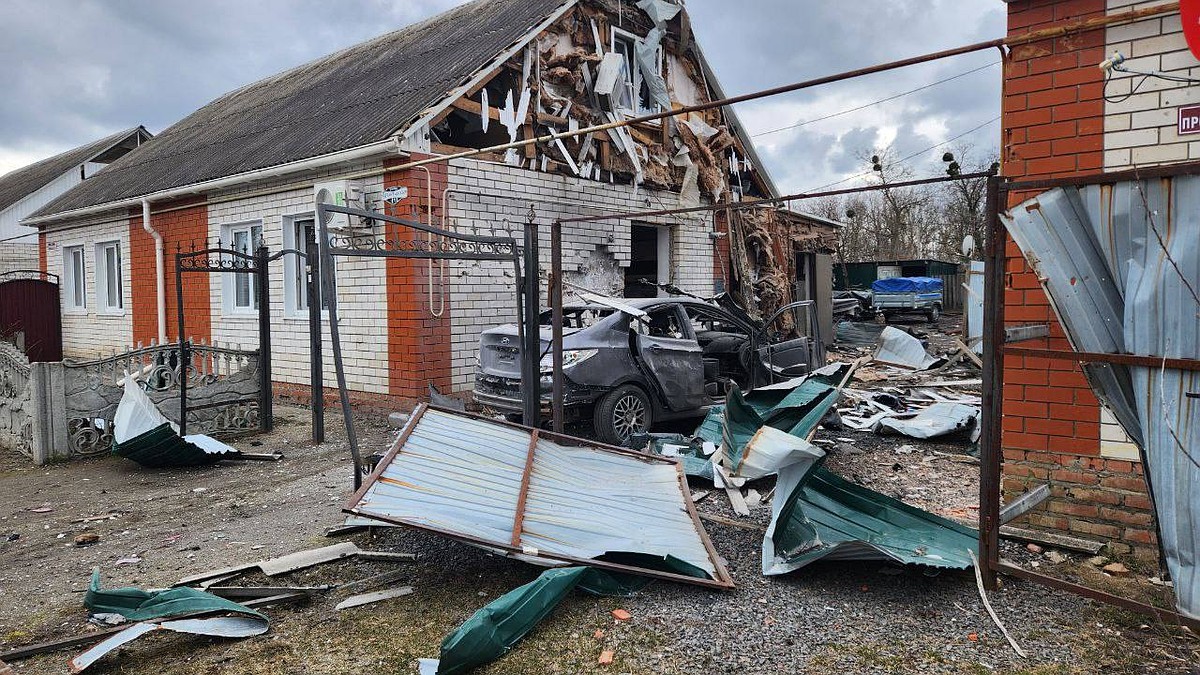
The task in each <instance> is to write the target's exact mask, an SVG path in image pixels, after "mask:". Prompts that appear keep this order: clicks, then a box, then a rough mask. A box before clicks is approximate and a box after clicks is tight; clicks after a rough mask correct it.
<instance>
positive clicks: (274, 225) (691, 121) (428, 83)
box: [25, 0, 837, 402]
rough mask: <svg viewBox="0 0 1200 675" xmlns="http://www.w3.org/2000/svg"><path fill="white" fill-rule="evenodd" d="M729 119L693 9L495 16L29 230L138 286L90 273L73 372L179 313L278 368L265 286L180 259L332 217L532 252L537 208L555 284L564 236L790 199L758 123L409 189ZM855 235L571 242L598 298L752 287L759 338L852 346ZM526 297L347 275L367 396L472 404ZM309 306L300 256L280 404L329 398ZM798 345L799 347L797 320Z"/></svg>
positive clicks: (418, 39)
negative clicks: (839, 306) (809, 332)
mask: <svg viewBox="0 0 1200 675" xmlns="http://www.w3.org/2000/svg"><path fill="white" fill-rule="evenodd" d="M722 97H723V94H722V91H721V89H720V85H719V84H718V83H717V78H716V76H715V74H714V73H713V72H712V69H711V68H710V67H709V65H708V63H707V61H706V60H705V58H704V55H703V52H702V51H701V49H700V46H699V45H698V44H697V42H696V40H695V36H694V34H693V33H692V30H691V26H690V23H689V19H688V15H687V13H686V11H684V10H683V8H682V5H681V4H675V3H671V2H666V1H664V0H642V2H638V3H629V2H618V1H617V0H476V1H475V2H471V3H469V4H466V5H463V6H461V7H458V8H456V9H453V10H451V11H448V12H446V13H444V14H441V15H438V16H435V17H433V18H431V19H429V20H427V21H424V22H421V23H418V24H415V25H412V26H408V27H406V28H403V29H401V30H399V31H396V32H392V33H388V34H385V35H382V36H380V37H378V38H376V39H373V40H371V41H369V42H366V43H363V44H360V45H357V46H354V47H351V48H349V49H346V50H343V51H341V52H337V53H335V54H332V55H330V56H328V57H325V58H322V59H319V60H317V61H314V62H311V63H308V64H305V65H302V66H299V67H298V68H295V69H293V70H290V71H287V72H284V73H280V74H278V75H276V76H273V77H269V78H267V79H264V80H262V81H259V82H255V83H253V84H249V85H247V86H245V87H243V88H241V89H238V90H236V91H233V92H230V93H228V94H226V95H224V96H222V97H220V98H218V99H217V100H215V101H213V102H211V103H209V104H208V105H206V106H204V107H203V108H201V109H199V110H197V111H196V112H195V113H193V114H191V115H189V116H188V117H186V118H184V119H183V120H181V121H180V122H178V123H176V124H175V125H173V126H172V127H170V128H168V129H166V130H165V131H163V132H162V133H161V134H160V135H159V136H157V137H156V138H154V139H153V140H152V141H151V142H148V143H146V144H144V145H143V147H141V148H139V149H138V150H137V151H136V152H133V153H130V154H129V155H128V156H126V157H123V158H122V159H120V160H118V161H117V162H115V163H113V164H112V165H111V166H110V167H109V168H108V169H107V170H106V171H104V172H103V173H101V174H99V175H97V176H96V177H95V178H93V179H91V180H89V181H87V182H85V183H84V184H82V185H79V186H77V187H76V188H75V189H73V190H71V191H70V192H68V193H67V194H65V195H63V196H61V197H60V198H58V199H56V200H54V201H53V202H51V203H50V204H48V205H46V206H45V207H44V208H42V209H41V210H39V211H38V212H37V213H35V214H33V215H32V216H31V217H29V218H28V219H26V220H25V223H26V224H27V225H33V226H36V227H37V228H38V229H39V231H40V234H39V244H40V247H41V261H42V266H43V269H45V270H47V271H50V272H56V273H57V272H59V271H62V270H64V269H66V268H65V266H66V265H69V264H70V261H72V260H73V259H75V258H80V259H82V260H83V261H84V262H85V264H86V269H87V270H88V274H89V275H90V274H92V273H96V274H101V273H103V274H110V275H117V276H119V278H120V279H121V280H122V283H121V284H119V291H118V296H119V297H115V298H114V297H103V298H101V297H99V296H96V294H95V293H94V292H93V291H94V290H95V289H100V288H103V287H104V286H103V284H102V283H101V281H102V280H93V279H91V277H90V276H89V278H88V284H87V286H86V288H87V290H86V291H85V292H83V293H80V294H75V295H65V296H64V297H63V308H64V310H63V345H64V351H65V352H66V354H67V355H69V356H75V357H79V356H87V355H94V354H97V353H106V352H111V351H113V350H123V349H125V348H127V347H128V346H130V345H134V344H137V343H149V342H151V341H155V340H157V341H160V342H166V341H174V340H176V339H178V338H179V337H180V336H178V335H176V334H175V333H176V332H177V329H176V327H175V320H174V319H175V314H176V310H177V305H176V303H177V300H176V298H177V297H182V298H183V299H184V304H185V306H186V308H187V317H186V322H187V323H186V335H184V336H182V337H185V338H190V339H193V340H197V341H200V340H207V341H209V342H219V343H222V344H233V345H241V346H245V347H253V346H254V345H255V344H256V342H257V339H258V338H257V335H258V333H257V330H258V326H257V322H256V306H257V302H258V299H257V297H258V294H257V292H256V289H255V288H254V285H255V282H254V281H253V279H252V278H251V277H250V276H248V275H236V274H232V273H230V274H222V273H216V274H211V275H207V274H206V275H191V276H189V277H188V278H187V282H186V285H185V287H184V288H182V289H176V287H175V278H174V273H173V272H174V253H175V252H176V251H178V250H183V251H187V250H190V249H192V248H202V247H203V245H204V243H205V242H208V243H209V244H212V243H213V242H218V241H219V242H220V243H221V245H222V246H224V247H227V248H228V247H234V248H237V249H239V250H242V251H245V252H251V251H252V250H253V249H254V248H256V247H257V246H259V245H265V246H267V247H268V248H269V249H270V250H271V251H272V252H277V251H280V250H285V249H301V250H303V249H304V248H305V247H306V244H307V243H309V242H312V241H313V239H314V231H315V228H314V205H315V203H316V202H317V200H318V199H320V200H325V199H330V200H335V201H337V202H339V203H344V204H346V205H350V206H355V207H358V208H362V209H366V210H371V211H374V212H379V213H386V214H388V215H394V216H401V217H404V218H408V219H411V220H419V221H421V222H424V223H429V224H433V225H435V226H438V227H442V228H445V229H450V230H455V231H458V232H462V233H469V234H511V235H514V236H517V237H518V238H519V237H520V231H521V228H522V226H523V224H524V223H525V222H526V220H527V219H528V218H529V217H530V215H531V207H532V216H533V217H534V218H535V221H536V222H537V223H539V224H541V225H544V229H543V230H542V232H543V235H542V236H543V238H544V240H543V246H542V251H543V258H544V260H543V269H547V268H548V263H549V246H548V241H549V232H548V230H549V224H550V223H551V222H552V221H553V220H555V219H558V218H568V217H571V216H580V215H596V214H603V213H613V214H620V213H630V212H638V211H646V210H648V209H669V208H676V207H679V206H681V205H683V206H687V205H698V204H711V203H731V204H732V203H737V202H745V201H752V200H755V199H758V198H764V197H771V196H777V194H778V193H777V191H776V189H775V187H774V186H773V184H772V182H771V180H770V177H769V176H768V175H767V173H766V171H765V169H764V167H763V166H762V163H761V161H760V160H759V158H758V157H757V156H756V154H755V152H754V148H753V147H752V146H751V144H750V142H749V139H748V136H747V135H746V134H745V132H744V130H743V129H742V127H741V125H740V124H739V122H738V120H737V118H736V116H735V115H734V113H733V111H732V110H731V109H725V110H716V111H711V112H708V113H697V114H692V115H690V116H688V117H687V118H686V119H675V118H671V119H663V120H659V121H657V122H654V123H648V124H639V125H634V126H632V127H629V128H617V129H612V130H610V131H607V132H596V133H592V134H587V135H584V136H581V137H577V138H571V139H567V140H556V141H554V142H552V143H541V144H538V145H530V146H527V147H524V148H521V149H512V150H509V151H507V152H504V153H493V154H485V155H481V156H478V157H472V158H469V159H463V158H460V159H455V160H452V161H449V162H446V163H438V164H433V165H430V166H428V167H417V168H415V169H407V170H399V169H395V168H394V167H398V166H401V165H403V164H405V163H406V162H411V161H413V160H419V159H422V158H426V157H429V156H434V155H446V154H453V153H455V152H459V151H462V150H464V149H478V148H486V147H491V146H494V145H497V144H504V143H509V142H513V141H518V140H522V139H529V138H533V137H536V136H540V135H546V134H547V133H549V132H552V131H559V132H562V131H567V130H574V129H578V128H584V127H588V126H591V125H597V124H604V123H606V122H610V121H615V120H621V119H627V118H629V117H633V116H638V115H644V114H646V113H648V112H655V111H661V110H664V109H668V108H678V107H681V106H685V105H689V104H694V103H699V102H706V101H711V100H716V99H718V98H722ZM352 225H354V226H356V227H366V228H368V230H367V231H369V232H370V233H371V234H372V235H373V236H378V237H381V238H385V237H387V238H396V237H399V238H402V239H411V238H412V237H413V235H412V233H408V232H405V233H397V232H391V231H388V232H384V231H383V228H382V227H379V226H378V225H377V224H376V225H373V224H372V223H370V222H366V223H355V224H352ZM370 228H374V229H370ZM836 238H837V223H834V222H831V221H826V220H823V219H820V218H815V217H811V216H808V215H805V214H798V213H792V212H788V211H784V210H780V209H778V208H775V207H772V208H761V209H744V210H740V211H733V212H718V213H717V214H716V215H712V214H688V215H674V216H668V217H651V218H646V219H644V220H632V219H628V218H619V217H614V218H612V219H611V220H603V221H598V222H593V223H583V224H573V225H570V226H568V227H566V228H565V230H564V236H563V256H564V268H565V270H566V281H567V282H568V283H570V284H572V285H573V287H582V288H586V289H588V290H592V291H597V292H601V293H606V294H611V295H618V296H620V295H626V296H645V295H647V294H649V295H655V294H658V293H662V292H663V291H661V290H659V289H658V288H656V287H655V286H654V284H665V283H669V284H673V285H674V286H676V287H678V288H679V289H682V290H684V291H686V292H690V293H695V294H697V295H702V296H708V295H712V294H714V293H716V292H721V291H729V292H730V293H731V294H732V295H733V296H734V297H735V298H737V299H738V300H739V301H740V302H741V303H742V304H743V305H744V306H746V307H747V308H748V309H749V311H750V313H751V314H753V315H758V316H764V315H768V314H769V313H770V312H772V311H773V310H774V309H775V308H777V307H780V306H782V305H783V304H786V303H787V302H790V301H792V300H793V299H797V300H804V299H808V300H814V301H817V302H818V303H819V305H820V312H821V314H822V320H821V322H820V323H821V324H822V331H823V335H824V339H826V340H829V339H831V337H832V330H831V326H830V324H829V319H828V316H827V315H828V313H829V298H830V287H831V276H832V275H831V269H830V268H831V265H830V255H829V254H830V253H831V252H832V251H833V250H834V248H835V245H836ZM104 247H109V248H113V249H116V251H118V252H119V254H118V255H117V256H116V257H115V260H117V261H118V263H117V264H118V265H119V269H115V270H110V269H108V268H107V267H106V266H104V265H97V264H95V261H94V259H93V258H94V256H95V255H97V253H96V252H97V251H100V250H101V249H102V248H104ZM104 250H108V249H104ZM108 267H111V265H110V266H108ZM512 275H513V273H512V270H511V267H508V268H506V267H504V266H502V265H500V264H495V263H489V262H479V261H453V262H451V261H442V262H430V261H424V260H421V261H417V260H411V259H394V258H391V259H386V260H385V259H382V258H359V259H353V260H340V261H339V262H338V266H337V269H336V276H337V287H338V289H339V290H338V292H339V312H340V315H341V322H340V326H341V332H342V340H343V346H344V349H345V353H346V358H347V362H348V364H349V368H348V386H349V388H350V389H352V390H353V391H354V392H355V396H356V398H357V399H358V400H360V401H379V402H383V401H386V400H390V399H393V398H395V399H408V400H411V399H416V398H419V397H421V396H422V395H424V393H425V392H426V391H427V386H428V384H429V383H433V384H434V385H436V386H437V387H438V388H439V389H441V390H442V391H452V392H463V391H466V390H468V389H469V388H470V386H471V383H472V380H473V377H474V371H475V367H476V366H475V363H476V351H477V348H478V344H479V342H478V341H479V334H480V332H481V331H482V330H484V329H487V328H489V327H491V326H494V325H496V324H498V323H504V322H507V321H511V320H512V313H513V312H512V309H511V308H512V306H513V281H514V280H513V276H512ZM304 289H305V273H304V267H303V263H302V262H301V261H300V260H299V258H298V257H297V256H296V255H284V256H283V257H282V258H281V259H279V260H278V261H275V262H273V263H272V268H271V283H270V303H271V311H272V316H273V317H274V319H273V325H272V326H271V338H272V345H273V351H274V352H275V357H274V371H273V372H274V379H275V380H276V381H277V383H281V384H282V386H280V387H277V391H280V390H283V391H286V390H287V389H288V387H289V386H294V387H295V388H296V389H297V390H299V389H300V388H301V387H302V386H303V385H305V384H306V383H307V382H308V381H309V347H308V342H307V320H308V308H307V307H306V300H305V298H306V295H305V290H304ZM68 290H69V289H65V290H64V291H63V293H64V294H67V292H68ZM177 291H178V293H177ZM77 295H78V297H76V296H77ZM782 323H783V324H786V325H779V326H778V329H780V330H783V331H790V330H793V329H795V326H794V325H792V324H793V323H795V320H794V318H792V317H788V318H785V319H783V320H782ZM800 329H801V330H804V327H803V326H802V327H801V328H800ZM327 334H328V332H326V335H327ZM324 354H325V355H326V356H325V360H326V363H325V365H326V368H327V369H328V372H330V373H331V372H332V367H331V363H330V360H329V354H330V350H329V349H325V350H324ZM327 378H329V379H327V380H326V381H330V380H331V376H327Z"/></svg>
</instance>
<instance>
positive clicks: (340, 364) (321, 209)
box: [317, 204, 363, 491]
mask: <svg viewBox="0 0 1200 675" xmlns="http://www.w3.org/2000/svg"><path fill="white" fill-rule="evenodd" d="M317 226H318V227H319V228H320V230H319V231H318V232H317V246H319V247H320V249H321V298H322V299H323V300H328V305H327V306H328V308H329V339H330V342H331V343H332V344H333V370H334V372H335V373H336V374H337V386H338V399H339V400H340V401H341V403H342V419H343V420H344V421H345V424H346V444H347V445H349V446H350V457H351V458H352V459H353V460H354V489H355V490H356V491H357V490H358V489H359V488H361V487H362V478H363V462H362V455H361V454H360V453H359V451H358V433H357V432H356V431H355V430H354V411H353V409H351V407H350V390H349V389H348V388H347V387H346V367H345V363H344V361H343V359H342V337H341V333H340V331H339V329H338V307H337V275H336V274H335V270H334V267H333V252H331V251H330V250H329V213H328V212H327V211H325V205H324V204H318V205H317Z"/></svg>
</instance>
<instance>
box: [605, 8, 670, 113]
mask: <svg viewBox="0 0 1200 675" xmlns="http://www.w3.org/2000/svg"><path fill="white" fill-rule="evenodd" d="M618 39H620V40H622V41H623V42H628V43H630V45H631V47H632V52H631V54H632V58H630V59H629V61H630V63H629V64H628V66H627V67H628V71H629V76H630V77H629V79H628V80H625V83H626V86H627V87H628V89H629V101H630V104H631V108H625V107H624V106H622V105H621V104H620V103H617V104H616V105H617V109H618V110H620V111H621V112H623V113H626V114H628V115H631V116H634V117H642V116H644V115H653V114H655V113H660V112H662V106H660V105H659V104H658V103H655V102H654V101H650V107H649V108H642V82H643V80H642V66H641V64H640V63H638V60H637V48H638V45H640V44H642V43H644V42H645V41H646V38H645V37H644V36H643V37H639V36H637V35H635V34H633V33H630V32H629V31H627V30H622V29H620V28H617V27H615V26H614V27H613V28H612V29H611V30H610V35H609V40H608V48H609V51H613V52H616V51H618V49H617V40H618ZM655 55H656V57H657V58H656V60H657V61H658V73H657V74H658V76H659V77H662V72H663V48H662V45H661V44H660V45H659V46H658V50H657V51H656V52H655ZM661 123H662V120H655V121H653V122H647V124H655V125H657V124H661Z"/></svg>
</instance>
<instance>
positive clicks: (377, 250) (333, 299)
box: [310, 203, 540, 491]
mask: <svg viewBox="0 0 1200 675" xmlns="http://www.w3.org/2000/svg"><path fill="white" fill-rule="evenodd" d="M335 213H336V214H343V215H346V216H348V217H350V218H356V219H359V220H360V222H366V223H370V224H371V226H372V228H371V229H370V230H363V231H357V232H356V231H353V230H351V231H349V232H348V233H338V234H337V235H336V236H334V237H331V236H330V231H329V219H330V216H331V214H335ZM380 222H382V223H391V224H393V225H399V226H401V227H404V228H408V229H411V230H415V231H416V233H420V232H423V233H425V234H427V235H429V236H428V238H426V239H421V238H420V237H418V236H414V237H413V238H412V239H388V238H387V233H386V232H384V234H383V236H382V237H381V236H379V235H378V234H376V233H375V231H374V226H375V225H376V224H378V223H380ZM317 224H318V228H319V232H320V233H319V234H318V236H317V245H318V247H319V252H320V254H319V258H320V261H321V262H320V269H321V287H322V291H323V293H322V302H323V303H324V305H325V307H326V308H327V309H328V310H329V332H330V337H331V339H332V344H333V367H334V370H335V371H336V373H337V386H338V396H339V399H340V402H341V406H342V417H343V419H344V421H345V424H346V439H347V442H348V443H349V445H350V455H351V456H352V457H353V458H354V489H355V490H356V491H357V490H359V489H360V488H361V487H362V484H363V483H362V481H363V461H362V455H361V453H360V452H359V449H358V435H357V434H356V433H355V430H354V412H353V410H352V409H351V407H350V393H349V389H348V388H347V387H346V369H345V364H344V363H343V359H342V342H341V332H340V331H339V329H338V306H337V275H336V274H335V271H334V270H335V268H334V259H335V258H338V257H343V258H418V259H424V260H491V261H496V262H511V263H512V265H513V270H514V272H515V273H516V284H517V289H516V290H517V293H516V313H517V327H518V330H519V332H520V339H521V342H522V345H523V349H522V350H521V354H522V370H521V373H522V376H521V392H522V394H523V396H524V412H525V416H526V417H525V420H526V424H528V425H529V426H534V427H536V426H537V420H538V413H539V403H540V383H539V377H538V376H539V372H538V362H539V361H540V358H539V351H540V350H539V346H540V342H539V331H538V326H537V324H538V288H537V283H538V273H537V269H538V259H537V226H536V224H535V223H534V212H533V207H530V215H529V219H528V221H527V222H526V224H525V242H524V243H525V275H524V276H522V275H521V253H520V251H519V250H518V248H517V242H516V240H515V239H513V238H512V237H494V236H493V237H488V236H481V235H471V234H459V233H457V232H451V231H449V230H443V229H441V228H438V227H434V226H433V225H432V224H430V225H426V224H424V223H420V222H417V221H415V220H407V219H404V218H398V217H396V216H389V215H386V214H382V213H375V212H373V211H365V210H362V209H353V208H348V207H344V206H335V205H333V204H324V203H321V204H317ZM416 233H414V235H415V234H416ZM523 297H524V298H525V299H526V301H525V302H524V303H523V302H522V298H523ZM310 311H311V310H310ZM315 341H316V342H319V341H320V327H319V325H318V327H317V333H316V340H315ZM530 422H532V424H530Z"/></svg>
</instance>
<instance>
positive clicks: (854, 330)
mask: <svg viewBox="0 0 1200 675" xmlns="http://www.w3.org/2000/svg"><path fill="white" fill-rule="evenodd" d="M887 327H888V326H883V325H880V324H877V323H866V322H862V321H839V322H838V324H837V326H835V327H834V338H833V341H834V342H836V343H837V344H840V345H850V346H853V347H874V346H875V345H876V344H878V343H879V336H880V334H882V333H883V330H884V329H885V328H887Z"/></svg>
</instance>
